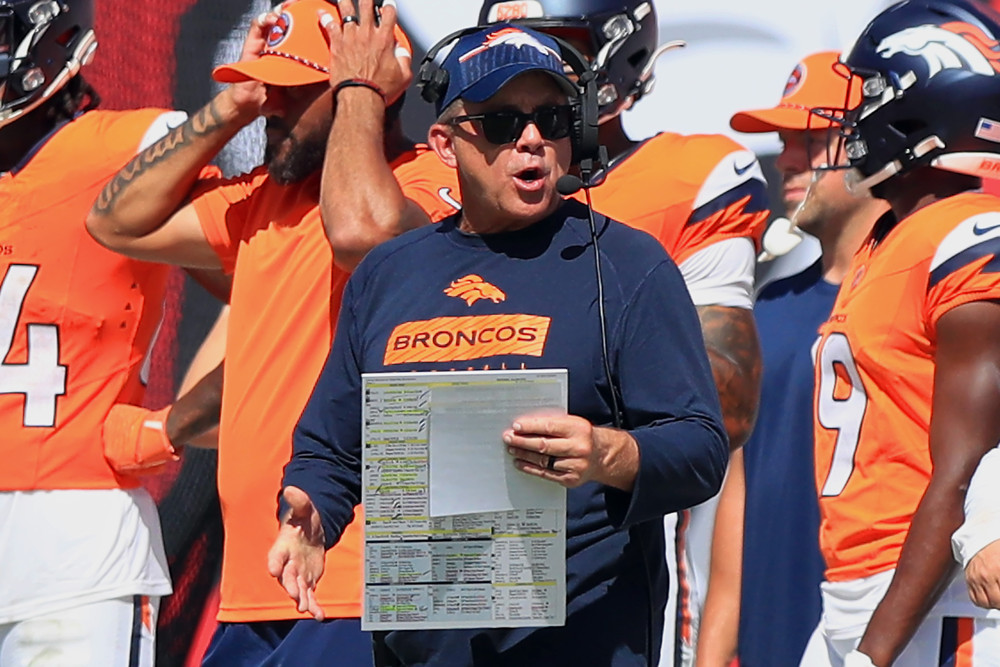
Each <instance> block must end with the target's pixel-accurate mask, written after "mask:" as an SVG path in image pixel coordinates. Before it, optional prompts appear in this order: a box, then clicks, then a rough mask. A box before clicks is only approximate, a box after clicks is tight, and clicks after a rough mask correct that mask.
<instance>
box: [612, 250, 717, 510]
mask: <svg viewBox="0 0 1000 667" xmlns="http://www.w3.org/2000/svg"><path fill="white" fill-rule="evenodd" d="M617 338H618V344H617V345H616V346H615V349H617V350H618V355H617V359H616V361H617V364H616V367H617V376H618V381H619V385H620V389H621V393H622V404H623V405H624V413H625V420H626V424H625V426H626V427H627V428H628V429H629V432H630V433H631V434H632V436H633V437H634V438H635V440H636V442H637V443H638V445H639V472H638V475H637V476H636V480H635V485H634V487H633V489H632V492H631V493H624V492H622V491H618V490H616V489H610V488H609V489H608V491H607V498H606V500H607V505H608V511H609V515H610V518H611V520H612V522H613V523H614V524H615V525H617V526H621V527H627V526H630V525H633V524H636V523H641V522H644V521H650V520H653V519H659V518H661V517H662V516H663V515H665V514H669V513H671V512H675V511H678V510H681V509H685V508H688V507H691V506H693V505H697V504H698V503H701V502H704V501H705V500H708V499H709V498H711V497H712V496H714V495H715V494H716V493H718V491H719V488H720V487H721V486H722V479H723V477H724V476H725V472H726V464H727V462H728V460H729V444H728V436H727V435H726V431H725V428H724V425H723V422H722V409H721V407H720V405H719V396H718V392H717V390H716V387H715V381H714V379H713V376H712V370H711V366H710V365H709V362H708V354H707V352H706V351H705V343H704V340H703V338H702V335H701V324H700V322H699V320H698V314H697V312H696V311H695V308H694V305H693V304H692V303H691V297H690V296H689V295H688V291H687V288H686V287H685V286H684V281H683V279H682V278H681V275H680V271H678V270H677V267H676V265H674V263H673V262H669V261H668V262H663V263H661V264H660V265H658V266H657V267H656V268H655V269H654V270H653V271H652V272H650V274H649V276H647V278H646V279H645V280H644V281H643V283H642V284H641V285H640V287H639V289H638V290H636V292H635V294H634V296H633V298H632V299H631V300H630V302H629V303H628V304H627V306H626V310H625V313H624V315H623V318H622V320H621V326H620V329H619V330H618V332H617Z"/></svg>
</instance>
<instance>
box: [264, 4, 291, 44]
mask: <svg viewBox="0 0 1000 667" xmlns="http://www.w3.org/2000/svg"><path fill="white" fill-rule="evenodd" d="M291 33H292V15H291V14H289V13H288V12H281V14H280V15H279V16H278V20H277V21H275V23H274V25H273V26H271V31H270V32H269V33H267V47H268V48H270V49H273V48H274V47H276V46H278V45H279V44H281V43H282V42H283V41H285V40H286V39H288V36H289V35H290V34H291Z"/></svg>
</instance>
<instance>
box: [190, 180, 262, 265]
mask: <svg viewBox="0 0 1000 667" xmlns="http://www.w3.org/2000/svg"><path fill="white" fill-rule="evenodd" d="M266 178H267V169H266V168H265V167H260V168H258V169H256V170H254V171H253V172H251V173H250V174H246V175H243V176H239V177H237V178H232V179H224V178H222V177H221V176H220V173H219V171H218V169H216V168H215V167H206V169H205V171H203V172H202V174H201V176H200V177H199V179H198V182H197V184H196V185H195V188H194V191H193V192H192V195H191V204H192V205H193V206H194V209H195V212H196V213H197V214H198V221H199V222H200V223H201V228H202V230H203V231H204V232H205V238H206V239H208V242H209V244H211V246H212V248H213V249H214V250H215V253H216V254H217V255H218V256H219V260H220V261H221V262H222V268H223V270H224V271H225V272H226V273H232V272H233V269H234V268H235V266H236V254H237V251H238V249H239V242H240V238H241V236H242V230H243V226H244V225H245V224H246V221H247V218H248V209H249V203H248V202H249V200H250V195H251V194H253V192H254V191H255V190H256V189H257V188H258V187H260V185H261V184H262V183H263V182H264V180H265V179H266Z"/></svg>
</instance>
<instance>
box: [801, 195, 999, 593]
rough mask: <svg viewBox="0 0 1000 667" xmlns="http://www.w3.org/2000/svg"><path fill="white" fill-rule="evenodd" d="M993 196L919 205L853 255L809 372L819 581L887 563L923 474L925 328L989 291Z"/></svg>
mask: <svg viewBox="0 0 1000 667" xmlns="http://www.w3.org/2000/svg"><path fill="white" fill-rule="evenodd" d="M998 211H1000V199H998V198H997V197H993V196H991V195H984V194H972V193H966V194H961V195H957V196H955V197H950V198H948V199H944V200H942V201H939V202H936V203H934V204H931V205H929V206H927V207H925V208H922V209H920V210H919V211H917V212H916V213H914V214H913V215H911V216H909V217H908V218H906V219H905V220H903V221H901V222H900V223H899V224H898V225H897V226H896V227H895V228H894V229H892V230H891V231H890V232H889V234H888V235H887V236H886V237H885V238H884V239H883V240H882V241H881V242H880V243H878V244H877V245H876V244H874V243H872V242H871V240H869V242H868V243H866V245H864V246H863V247H862V248H861V250H860V251H859V252H858V254H857V255H856V256H855V258H854V261H853V263H852V266H851V269H850V270H849V271H848V273H847V278H846V279H845V281H844V283H843V285H842V286H841V289H840V293H839V294H838V296H837V302H836V304H835V306H834V309H833V312H832V314H831V315H830V319H829V320H828V321H827V322H826V323H825V324H823V325H822V326H821V327H820V336H821V339H820V342H819V346H818V347H817V355H816V358H817V371H816V394H815V407H816V419H815V423H816V484H817V488H818V489H819V492H820V519H821V525H820V547H821V549H822V552H823V556H824V558H825V559H826V564H827V579H829V580H830V581H846V580H851V579H857V578H860V577H867V576H870V575H873V574H876V573H879V572H884V571H886V570H889V569H892V568H893V567H895V566H896V562H897V560H898V559H899V553H900V550H901V549H902V545H903V541H904V540H905V539H906V534H907V531H908V530H909V528H910V521H911V520H912V518H913V513H914V511H915V510H916V507H917V504H918V503H919V502H920V500H921V498H922V497H923V494H924V491H925V490H926V488H927V484H928V482H929V480H930V475H931V459H930V449H929V436H928V434H929V429H930V420H931V402H932V399H933V382H934V354H935V349H936V343H937V336H936V324H937V321H938V318H940V317H941V315H943V314H944V313H945V312H947V311H948V310H949V309H951V308H954V307H956V306H959V305H961V304H963V303H968V302H971V301H979V300H986V299H998V298H1000V266H998V265H997V261H996V260H995V259H994V256H995V255H996V254H997V253H998V252H1000V212H998Z"/></svg>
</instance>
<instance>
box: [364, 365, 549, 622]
mask: <svg viewBox="0 0 1000 667" xmlns="http://www.w3.org/2000/svg"><path fill="white" fill-rule="evenodd" d="M362 379H363V391H362V395H363V399H362V400H363V411H362V415H363V416H362V419H363V425H362V426H363V433H362V438H363V456H362V501H363V502H364V505H365V526H364V542H365V544H364V549H365V571H364V611H363V617H362V628H363V629H364V630H422V629H437V628H491V627H492V628H503V627H522V626H532V627H538V626H547V625H563V624H564V623H565V618H566V490H565V489H564V488H563V487H562V486H560V485H558V484H555V483H554V482H550V481H547V480H543V479H538V478H535V477H531V476H529V475H526V474H524V473H522V472H520V471H518V470H517V469H516V468H515V467H514V465H513V459H512V457H511V456H510V454H508V453H507V447H506V445H504V443H503V440H502V435H503V432H504V431H505V430H506V429H508V428H510V426H511V424H512V423H513V422H514V420H515V419H516V418H517V417H520V416H523V415H527V414H536V413H540V412H558V413H561V414H565V413H566V405H567V373H566V371H565V370H564V369H555V370H517V371H454V372H440V373H439V372H420V373H366V374H364V375H363V377H362Z"/></svg>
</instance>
